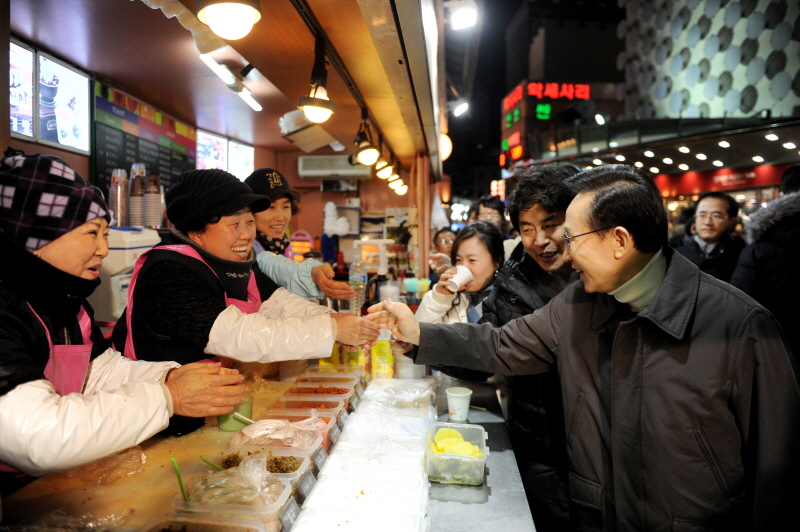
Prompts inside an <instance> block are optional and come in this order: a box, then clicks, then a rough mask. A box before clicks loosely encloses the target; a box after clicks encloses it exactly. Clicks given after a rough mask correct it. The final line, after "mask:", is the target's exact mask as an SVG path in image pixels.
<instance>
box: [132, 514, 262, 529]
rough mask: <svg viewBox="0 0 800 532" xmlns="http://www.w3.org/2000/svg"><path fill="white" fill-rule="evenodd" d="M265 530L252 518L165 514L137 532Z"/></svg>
mask: <svg viewBox="0 0 800 532" xmlns="http://www.w3.org/2000/svg"><path fill="white" fill-rule="evenodd" d="M162 531H164V532H165V531H170V532H265V531H264V525H262V524H261V523H260V522H258V521H255V520H252V519H235V518H234V519H219V518H214V517H206V516H202V515H188V514H178V513H175V514H165V515H159V516H157V517H154V518H153V519H151V520H150V521H149V522H148V523H147V524H146V525H144V526H143V527H142V528H140V529H139V532H162Z"/></svg>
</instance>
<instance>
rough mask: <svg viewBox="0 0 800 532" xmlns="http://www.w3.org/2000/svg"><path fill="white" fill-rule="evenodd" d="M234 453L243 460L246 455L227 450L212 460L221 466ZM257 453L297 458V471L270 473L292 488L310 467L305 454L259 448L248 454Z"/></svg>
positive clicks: (245, 453) (309, 460) (309, 459)
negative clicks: (238, 454) (240, 455)
mask: <svg viewBox="0 0 800 532" xmlns="http://www.w3.org/2000/svg"><path fill="white" fill-rule="evenodd" d="M236 452H239V453H241V454H242V457H243V458H244V457H245V456H247V455H248V453H247V452H244V451H236V450H233V449H228V450H227V451H222V452H220V453H219V456H218V457H217V459H216V460H214V463H215V464H219V465H221V464H222V460H223V459H224V458H225V457H226V456H228V455H229V454H232V453H236ZM258 453H264V454H266V455H267V456H294V457H295V458H297V461H298V462H300V467H298V468H297V471H293V472H292V473H272V474H273V475H275V476H276V477H278V478H279V479H280V481H281V482H283V483H284V484H286V483H289V484H291V485H292V487H295V486H297V484H298V483H299V482H300V478H301V477H302V476H303V474H304V473H305V472H306V471H308V468H309V467H310V466H311V458H309V457H308V456H307V455H305V454H299V453H296V452H294V451H291V450H286V449H264V448H259V449H258V450H256V451H251V452H250V454H258Z"/></svg>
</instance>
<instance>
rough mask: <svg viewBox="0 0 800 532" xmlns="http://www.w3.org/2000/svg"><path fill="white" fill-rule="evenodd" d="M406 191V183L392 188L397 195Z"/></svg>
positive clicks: (402, 194)
mask: <svg viewBox="0 0 800 532" xmlns="http://www.w3.org/2000/svg"><path fill="white" fill-rule="evenodd" d="M406 192H408V185H401V186H399V187H397V188H396V189H394V193H395V194H397V195H398V196H405V195H406Z"/></svg>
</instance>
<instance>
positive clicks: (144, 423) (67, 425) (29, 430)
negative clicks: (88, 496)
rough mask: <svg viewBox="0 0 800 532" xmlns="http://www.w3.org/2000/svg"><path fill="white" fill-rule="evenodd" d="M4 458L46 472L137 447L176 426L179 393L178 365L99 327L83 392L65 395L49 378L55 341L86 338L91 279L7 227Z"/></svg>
mask: <svg viewBox="0 0 800 532" xmlns="http://www.w3.org/2000/svg"><path fill="white" fill-rule="evenodd" d="M0 253H2V256H3V260H2V261H0V281H2V282H1V283H0V434H2V437H0V462H4V463H7V464H10V465H12V466H13V467H15V468H17V469H19V470H21V471H23V472H25V473H28V474H30V475H35V476H38V475H42V474H44V473H48V472H51V471H57V470H62V469H67V468H70V467H73V466H76V465H80V464H82V463H86V462H89V461H91V460H95V459H97V458H100V457H102V456H106V455H108V454H111V453H113V452H116V451H119V450H121V449H125V448H127V447H130V446H132V445H135V444H137V443H139V442H141V441H143V440H145V439H147V438H149V437H150V436H152V435H153V434H155V433H157V432H158V431H159V430H161V429H163V428H164V427H166V426H167V423H168V421H169V418H170V416H171V415H172V398H171V396H170V393H169V390H168V389H167V387H166V386H165V385H164V384H163V383H162V381H163V379H164V375H165V374H166V372H167V370H168V369H169V368H172V367H176V366H177V364H175V363H174V362H165V363H150V362H134V361H132V360H129V359H127V358H124V357H123V356H121V355H120V354H119V353H118V352H116V351H114V350H112V349H108V348H107V346H106V341H105V339H104V338H103V336H102V334H101V332H100V330H99V329H98V328H97V326H96V325H94V331H93V334H92V340H93V344H94V349H93V352H92V360H91V363H90V367H89V374H88V377H87V382H86V383H85V385H84V389H83V393H80V394H78V393H72V394H68V395H65V396H63V397H62V396H60V395H58V394H57V393H56V391H55V389H54V388H53V386H52V384H50V382H49V381H48V380H47V379H45V377H44V368H45V366H46V365H47V362H48V360H49V358H50V348H49V345H48V342H47V336H46V333H45V329H44V327H43V326H42V322H40V321H39V320H38V319H37V318H36V316H35V315H34V314H33V312H32V311H31V309H30V307H29V306H28V304H29V303H30V304H31V305H32V306H33V307H34V308H35V309H36V312H37V314H39V316H40V317H41V318H42V320H44V322H45V323H47V324H48V329H49V332H50V336H51V338H53V341H54V343H56V344H63V343H66V342H67V341H68V338H80V336H81V335H80V326H79V325H78V320H77V311H78V306H79V305H83V306H84V307H85V308H86V310H87V312H88V313H89V315H90V316H91V315H92V310H91V307H90V306H89V304H88V303H86V300H85V297H86V296H87V295H88V293H91V291H92V289H93V286H94V285H92V286H89V287H88V289H86V288H83V287H84V286H85V285H86V283H89V284H90V285H91V282H90V281H86V280H85V279H80V278H78V277H75V276H72V275H70V274H68V273H65V272H63V271H61V270H59V269H57V268H55V267H53V266H51V265H50V264H48V263H46V262H45V261H43V260H41V259H39V258H38V257H36V256H35V255H33V254H32V253H29V252H28V251H26V250H25V249H23V248H22V247H20V246H18V245H17V244H16V243H14V242H13V241H11V240H10V239H8V237H6V236H5V235H4V234H3V233H2V232H0Z"/></svg>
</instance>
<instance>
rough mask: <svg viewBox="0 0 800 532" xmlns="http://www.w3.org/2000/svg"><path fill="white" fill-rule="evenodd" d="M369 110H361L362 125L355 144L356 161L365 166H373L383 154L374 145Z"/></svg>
mask: <svg viewBox="0 0 800 532" xmlns="http://www.w3.org/2000/svg"><path fill="white" fill-rule="evenodd" d="M367 118H368V115H367V109H366V107H365V108H362V109H361V120H362V122H361V125H360V126H359V128H358V133H356V138H355V139H354V140H353V143H354V144H355V145H356V161H358V162H359V163H360V164H363V165H364V166H372V165H373V164H375V162H376V161H377V160H378V157H380V156H381V152H380V151H378V148H376V147H375V145H374V144H373V143H372V134H371V133H370V130H369V123H367Z"/></svg>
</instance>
